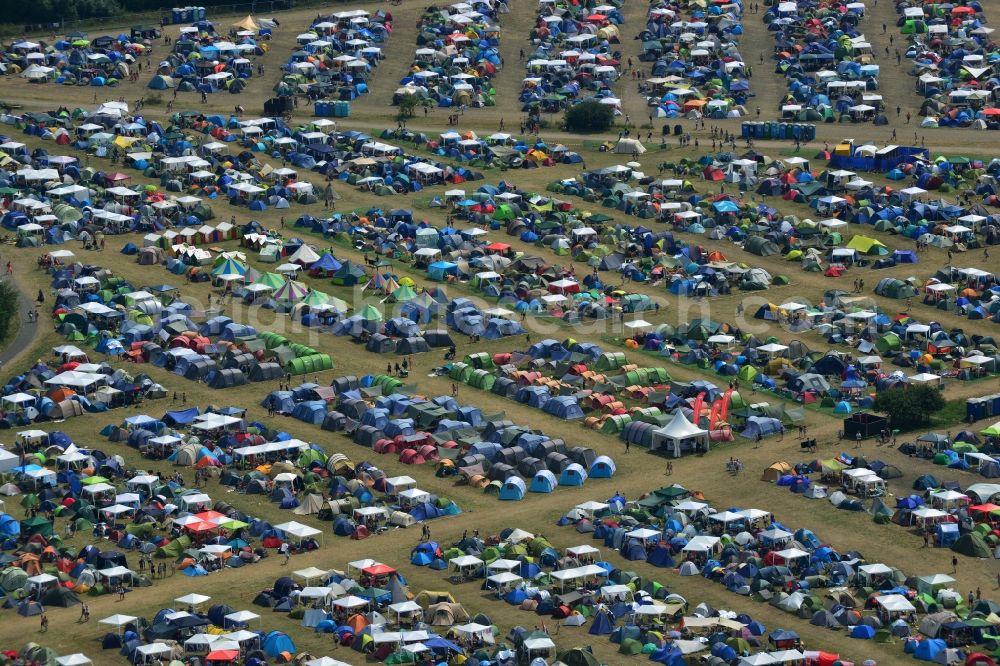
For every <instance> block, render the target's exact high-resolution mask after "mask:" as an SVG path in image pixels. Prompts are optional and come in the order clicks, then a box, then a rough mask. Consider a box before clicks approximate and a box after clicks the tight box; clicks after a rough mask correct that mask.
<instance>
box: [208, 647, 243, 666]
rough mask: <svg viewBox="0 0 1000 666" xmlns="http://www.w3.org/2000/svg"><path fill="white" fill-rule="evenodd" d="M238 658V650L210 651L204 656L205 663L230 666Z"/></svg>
mask: <svg viewBox="0 0 1000 666" xmlns="http://www.w3.org/2000/svg"><path fill="white" fill-rule="evenodd" d="M239 656H240V651H239V650H212V651H211V652H209V653H208V654H206V655H205V661H206V662H218V663H220V664H231V663H232V662H234V661H236V659H237V658H238V657H239Z"/></svg>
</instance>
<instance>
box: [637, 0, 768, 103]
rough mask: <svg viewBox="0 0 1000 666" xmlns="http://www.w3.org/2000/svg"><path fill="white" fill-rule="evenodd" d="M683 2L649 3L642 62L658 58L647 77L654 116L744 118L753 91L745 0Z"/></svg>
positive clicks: (647, 98)
mask: <svg viewBox="0 0 1000 666" xmlns="http://www.w3.org/2000/svg"><path fill="white" fill-rule="evenodd" d="M681 9H682V8H677V7H676V6H674V5H672V4H670V3H666V2H656V3H652V4H650V6H649V10H648V16H647V19H646V25H645V27H644V29H643V30H642V31H641V32H640V33H639V35H638V37H637V39H639V40H640V41H641V42H642V53H641V54H640V55H639V60H640V61H641V62H647V63H652V65H651V69H650V78H648V79H646V81H645V87H646V90H645V95H646V101H647V105H648V106H649V108H650V116H651V118H653V119H656V118H682V117H683V118H702V117H706V118H714V119H721V118H739V117H741V116H744V115H746V108H745V106H744V105H745V104H747V101H748V99H749V97H750V96H751V93H750V80H749V77H748V72H747V66H746V63H745V62H744V60H743V56H742V55H741V54H740V51H739V41H740V37H741V36H742V34H743V24H742V21H743V12H744V8H743V6H742V5H740V4H728V5H715V6H710V7H707V8H705V7H701V6H699V5H697V4H688V6H687V7H686V8H685V9H687V10H688V11H687V13H686V14H682V13H681Z"/></svg>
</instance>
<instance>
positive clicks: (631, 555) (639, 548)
mask: <svg viewBox="0 0 1000 666" xmlns="http://www.w3.org/2000/svg"><path fill="white" fill-rule="evenodd" d="M621 554H622V557H624V558H625V559H626V560H632V561H635V560H645V559H646V558H647V553H646V547H645V546H643V545H642V542H641V541H639V540H638V539H630V540H629V542H628V543H626V544H625V545H623V546H622V548H621Z"/></svg>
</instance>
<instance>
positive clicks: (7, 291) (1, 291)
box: [0, 280, 21, 340]
mask: <svg viewBox="0 0 1000 666" xmlns="http://www.w3.org/2000/svg"><path fill="white" fill-rule="evenodd" d="M18 300H19V299H18V294H17V289H15V288H14V285H13V283H12V282H11V281H10V280H4V281H2V282H0V340H6V339H7V334H8V333H10V323H11V321H13V320H14V318H15V317H17V313H18V312H20V311H21V309H20V307H18Z"/></svg>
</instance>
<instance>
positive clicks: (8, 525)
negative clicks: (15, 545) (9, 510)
mask: <svg viewBox="0 0 1000 666" xmlns="http://www.w3.org/2000/svg"><path fill="white" fill-rule="evenodd" d="M20 534H21V523H19V522H18V520H17V519H16V518H14V516H11V515H8V514H6V513H5V514H2V515H0V537H3V538H5V539H6V538H10V537H16V536H18V535H20Z"/></svg>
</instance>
